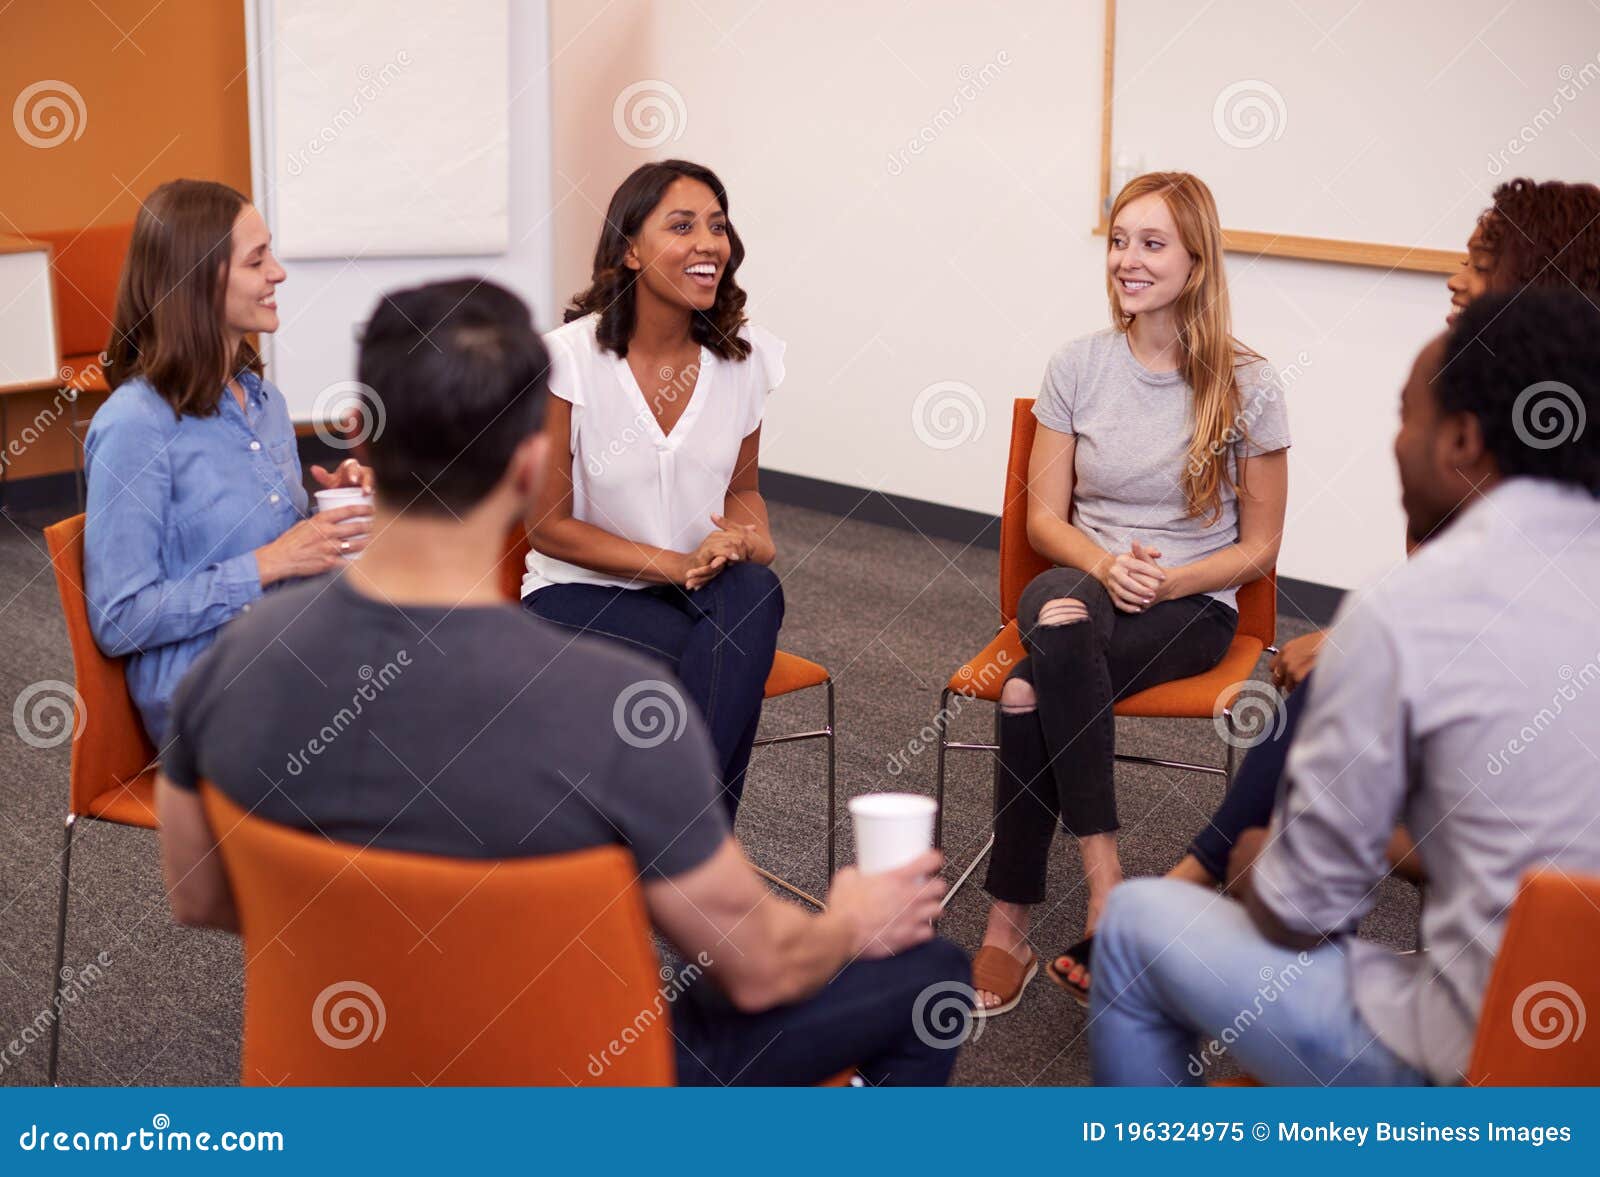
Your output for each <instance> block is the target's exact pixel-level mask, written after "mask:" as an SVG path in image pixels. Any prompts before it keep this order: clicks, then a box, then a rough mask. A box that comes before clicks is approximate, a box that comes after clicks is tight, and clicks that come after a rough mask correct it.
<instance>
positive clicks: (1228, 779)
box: [1222, 707, 1239, 788]
mask: <svg viewBox="0 0 1600 1177" xmlns="http://www.w3.org/2000/svg"><path fill="white" fill-rule="evenodd" d="M1222 719H1223V722H1224V723H1226V724H1227V726H1228V736H1229V738H1228V739H1226V740H1224V741H1223V743H1225V744H1227V745H1228V763H1227V766H1226V767H1225V768H1224V769H1223V772H1222V776H1223V781H1224V787H1225V788H1232V787H1233V767H1234V756H1235V755H1236V753H1237V751H1238V747H1237V745H1236V744H1235V740H1236V739H1237V738H1238V735H1239V726H1238V724H1237V723H1236V722H1235V720H1234V718H1233V708H1231V707H1224V708H1223V709H1222Z"/></svg>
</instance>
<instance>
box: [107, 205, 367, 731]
mask: <svg viewBox="0 0 1600 1177" xmlns="http://www.w3.org/2000/svg"><path fill="white" fill-rule="evenodd" d="M285 276H286V275H285V274H284V270H283V267H282V266H280V265H279V264H278V260H277V258H275V257H274V256H273V254H272V242H271V235H270V234H269V233H268V231H267V226H266V224H265V222H264V221H263V220H262V219H261V214H260V213H259V212H257V211H256V210H255V208H254V207H253V206H252V205H251V204H250V202H249V201H248V200H246V199H245V198H244V196H243V195H241V194H240V193H238V192H236V191H235V190H234V189H232V188H229V187H228V186H227V185H225V184H217V183H212V182H211V181H206V180H173V181H171V182H169V183H166V184H163V185H161V187H159V188H157V189H156V190H155V191H154V192H152V193H151V194H150V196H149V197H148V198H147V199H146V200H145V201H144V203H143V205H142V206H141V207H140V211H139V218H138V220H137V221H136V222H135V223H134V227H133V238H132V241H131V242H130V244H129V247H128V259H127V262H126V264H125V265H124V267H123V271H122V278H121V282H120V284H119V288H118V293H117V309H116V315H115V318H114V321H113V324H112V331H111V346H110V349H109V352H108V356H109V361H108V364H107V376H108V379H109V381H110V383H111V386H112V388H113V390H114V391H113V392H112V394H111V397H110V399H108V400H107V401H106V403H105V405H104V407H102V408H101V410H100V411H99V412H98V413H96V414H95V418H94V422H93V424H92V425H91V426H90V428H89V436H88V438H87V440H86V441H85V443H84V453H85V458H84V467H85V472H86V473H87V475H88V483H89V501H88V519H87V522H86V530H85V535H84V543H85V551H84V579H85V581H86V584H85V585H84V588H85V591H86V593H87V596H88V599H89V622H90V626H91V628H92V629H93V631H94V636H95V641H96V642H97V643H98V644H99V646H100V648H101V649H102V650H104V651H105V652H106V653H107V654H108V655H111V656H112V657H122V656H126V658H127V677H128V689H129V692H130V693H131V694H132V696H133V700H134V702H135V703H136V704H137V705H138V707H139V713H140V716H141V718H142V719H143V720H144V725H145V729H146V731H147V732H148V733H149V735H150V738H151V741H152V742H153V743H155V745H156V746H157V747H160V746H161V745H162V743H163V741H164V739H165V736H166V729H167V719H168V714H167V712H168V705H169V703H170V701H171V698H172V692H173V690H174V689H175V688H176V687H177V684H178V680H179V679H181V678H182V677H183V674H184V672H185V671H186V670H187V669H188V668H189V666H190V664H191V663H192V662H193V661H194V660H195V658H197V657H198V656H199V655H200V653H201V651H203V650H204V649H205V648H206V647H207V646H209V645H210V644H211V642H212V640H213V639H214V638H215V637H216V634H217V631H218V630H219V629H220V627H221V626H222V625H223V624H225V623H226V622H227V621H229V620H230V619H232V618H233V617H234V616H236V615H237V614H239V613H240V612H243V611H245V610H248V609H249V608H250V603H251V602H252V601H253V600H255V599H256V598H257V597H259V596H260V595H261V594H262V592H263V591H264V590H265V589H266V588H268V587H269V586H271V585H274V584H277V583H279V582H281V581H284V580H287V579H289V578H291V577H297V576H313V575H316V574H318V573H321V572H325V571H327V570H328V569H330V568H332V567H335V566H336V565H337V564H338V562H339V559H340V557H341V556H342V555H344V554H346V553H350V552H355V551H359V550H360V548H361V547H362V546H363V544H364V542H365V541H364V538H363V532H364V531H365V529H366V523H365V520H364V519H361V518H354V517H357V516H362V515H364V514H365V513H366V511H367V508H365V507H360V506H355V507H341V508H337V509H335V510H333V511H329V512H325V513H323V514H319V515H317V516H315V517H313V518H309V519H308V518H306V509H307V497H306V492H305V488H304V486H303V485H302V482H301V477H300V459H299V457H298V455H297V454H296V452H295V444H294V428H293V426H292V425H291V424H290V421H289V413H288V410H287V408H286V407H285V405H284V401H283V395H282V394H281V393H280V392H279V391H278V390H277V389H276V388H274V387H273V386H272V385H271V384H270V383H269V382H267V381H266V380H264V379H263V378H262V376H261V360H260V357H259V356H258V354H257V352H256V349H255V346H254V345H253V344H252V343H251V341H250V338H249V337H250V335H252V334H254V333H258V332H271V331H275V330H277V327H278V309H277V295H276V291H277V287H278V284H279V283H280V282H282V281H283V280H284V278H285ZM312 473H313V475H315V476H316V477H317V479H318V481H319V482H321V483H322V484H323V485H324V486H334V485H339V484H355V483H359V482H362V481H363V480H365V478H366V477H367V476H366V474H365V472H364V471H362V470H361V469H359V468H358V467H357V466H356V463H355V462H354V461H349V462H346V463H345V465H344V466H343V467H341V469H340V470H339V472H338V473H337V474H329V473H327V472H326V471H323V470H322V469H321V468H320V467H318V468H315V469H313V471H312Z"/></svg>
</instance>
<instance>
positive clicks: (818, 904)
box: [750, 863, 828, 911]
mask: <svg viewBox="0 0 1600 1177" xmlns="http://www.w3.org/2000/svg"><path fill="white" fill-rule="evenodd" d="M750 865H751V866H755V864H754V863H751V864H750ZM756 874H758V875H760V876H761V877H762V878H763V879H766V880H767V882H769V883H771V884H772V885H773V886H774V887H778V888H780V889H781V890H784V891H787V892H789V894H791V895H793V896H794V897H795V898H796V899H801V900H804V901H805V902H807V903H809V904H811V906H812V907H814V908H816V909H817V910H818V911H827V910H828V905H827V904H826V903H824V902H822V900H820V899H818V898H817V897H816V896H815V895H813V894H811V893H810V892H809V891H802V890H800V888H799V887H796V886H795V885H794V884H793V883H791V882H790V881H789V880H788V879H785V878H783V877H781V876H779V875H775V874H773V873H772V872H771V871H769V870H767V869H766V868H765V867H760V866H757V867H756Z"/></svg>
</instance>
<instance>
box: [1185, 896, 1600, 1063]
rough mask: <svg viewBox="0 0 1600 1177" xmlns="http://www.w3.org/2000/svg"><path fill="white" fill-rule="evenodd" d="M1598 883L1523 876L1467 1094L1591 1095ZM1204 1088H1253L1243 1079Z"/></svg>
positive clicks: (1599, 985) (1599, 1004) (1596, 1043)
mask: <svg viewBox="0 0 1600 1177" xmlns="http://www.w3.org/2000/svg"><path fill="white" fill-rule="evenodd" d="M1590 1010H1600V877H1594V876H1584V875H1570V874H1567V873H1566V872H1564V871H1561V870H1558V869H1556V868H1555V867H1543V868H1538V869H1535V870H1531V871H1529V872H1528V873H1527V874H1525V875H1523V876H1522V882H1521V885H1520V886H1519V887H1518V888H1517V897H1516V900H1515V902H1513V904H1512V906H1511V915H1510V917H1509V918H1508V919H1507V920H1506V930H1505V934H1504V935H1503V936H1501V938H1500V948H1499V950H1498V951H1497V952H1496V953H1495V961H1494V971H1493V972H1491V973H1490V974H1489V987H1488V989H1486V990H1485V991H1484V995H1483V1007H1482V1008H1481V1009H1480V1010H1479V1011H1478V1033H1477V1037H1476V1038H1475V1039H1474V1040H1473V1043H1472V1060H1471V1062H1469V1063H1468V1064H1467V1075H1466V1080H1467V1084H1468V1086H1471V1087H1593V1086H1596V1085H1597V1084H1600V1036H1597V1035H1594V1034H1585V1030H1586V1029H1587V1024H1588V1020H1589V1011H1590ZM1209 1086H1211V1087H1260V1086H1262V1084H1261V1083H1260V1081H1259V1080H1256V1079H1254V1078H1252V1077H1250V1076H1249V1075H1242V1076H1239V1077H1237V1078H1233V1079H1220V1080H1217V1081H1215V1082H1213V1083H1211V1084H1209Z"/></svg>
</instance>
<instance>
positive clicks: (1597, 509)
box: [1091, 290, 1600, 1084]
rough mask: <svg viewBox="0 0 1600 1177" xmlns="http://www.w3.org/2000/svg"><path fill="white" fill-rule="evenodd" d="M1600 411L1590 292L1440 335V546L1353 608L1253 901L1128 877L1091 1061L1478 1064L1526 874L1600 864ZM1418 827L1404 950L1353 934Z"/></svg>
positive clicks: (1303, 735)
mask: <svg viewBox="0 0 1600 1177" xmlns="http://www.w3.org/2000/svg"><path fill="white" fill-rule="evenodd" d="M1536 382H1542V383H1536ZM1530 389H1532V392H1533V397H1532V398H1530V396H1529V395H1528V393H1529V390H1530ZM1541 392H1543V394H1544V396H1543V399H1544V403H1543V404H1542V405H1541V404H1540V401H1539V399H1538V395H1539V393H1541ZM1558 401H1559V402H1560V403H1559V405H1558V404H1557V402H1558ZM1561 407H1564V408H1565V417H1564V418H1563V416H1562V415H1561V413H1560V412H1559V411H1556V412H1554V413H1552V410H1553V409H1556V410H1559V408H1561ZM1588 417H1592V418H1600V312H1597V311H1596V310H1595V308H1594V307H1593V306H1592V305H1591V304H1589V303H1588V302H1587V301H1586V300H1585V299H1583V298H1581V297H1580V296H1578V295H1575V294H1568V293H1564V292H1555V291H1539V290H1528V291H1523V292H1522V293H1521V294H1519V295H1517V296H1516V297H1515V298H1513V299H1510V300H1508V299H1505V298H1482V299H1479V300H1478V301H1476V302H1474V303H1473V304H1472V306H1471V307H1470V308H1468V310H1467V311H1466V312H1465V313H1464V314H1463V315H1462V317H1461V319H1460V320H1459V322H1458V323H1457V325H1456V327H1455V329H1454V331H1453V332H1452V333H1451V334H1450V336H1449V337H1448V338H1445V339H1438V340H1435V341H1433V342H1432V343H1430V344H1429V345H1428V346H1427V347H1426V348H1425V349H1424V350H1423V352H1422V354H1421V355H1420V356H1419V357H1418V359H1417V362H1416V365H1415V367H1414V368H1413V371H1412V373H1411V378H1410V380H1409V382H1408V383H1407V385H1406V387H1405V390H1404V393H1403V395H1402V398H1401V426H1400V432H1399V436H1398V437H1397V438H1396V442H1395V454H1396V459H1397V462H1398V465H1399V469H1400V481H1401V485H1402V488H1403V502H1404V506H1405V509H1406V514H1407V520H1408V523H1409V525H1410V533H1411V534H1412V535H1414V536H1419V537H1423V538H1424V546H1423V547H1422V548H1421V550H1420V551H1419V552H1418V553H1417V554H1416V555H1415V556H1413V557H1412V559H1410V560H1409V561H1407V562H1406V564H1405V565H1403V566H1402V567H1400V568H1398V569H1396V570H1395V571H1394V572H1393V573H1392V574H1390V575H1389V576H1388V577H1387V578H1386V579H1385V580H1384V581H1383V582H1382V583H1380V584H1378V585H1376V586H1374V587H1372V588H1371V589H1369V590H1367V591H1366V592H1365V593H1362V594H1360V595H1359V596H1357V597H1356V598H1355V599H1354V600H1352V601H1351V602H1350V603H1349V604H1347V605H1346V607H1345V608H1343V609H1342V610H1341V612H1340V616H1339V618H1338V620H1337V622H1336V624H1335V627H1334V629H1333V632H1332V635H1331V639H1330V641H1329V647H1330V648H1329V650H1328V651H1327V652H1326V653H1324V654H1323V655H1322V659H1321V662H1320V664H1319V666H1318V668H1317V685H1316V690H1315V692H1314V693H1313V695H1312V697H1311V699H1310V702H1309V704H1308V706H1307V711H1306V714H1305V716H1304V718H1303V719H1302V721H1301V726H1300V729H1299V732H1298V734H1297V736H1296V739H1295V743H1294V746H1293V749H1292V751H1291V752H1290V755H1289V760H1288V765H1287V768H1286V774H1285V781H1284V784H1283V786H1282V790H1281V792H1280V795H1279V801H1278V805H1277V810H1276V813H1275V814H1274V817H1273V822H1272V827H1271V829H1270V831H1263V830H1258V831H1250V832H1248V833H1247V834H1246V835H1245V836H1244V837H1241V838H1240V839H1239V841H1238V843H1237V844H1236V846H1235V849H1234V855H1233V861H1232V863H1231V864H1230V869H1229V876H1230V889H1231V891H1232V892H1233V894H1234V895H1235V896H1236V897H1237V898H1239V899H1240V900H1241V902H1234V901H1232V900H1231V899H1228V898H1224V897H1221V896H1218V895H1216V894H1214V893H1212V892H1211V891H1209V890H1208V889H1202V888H1199V887H1196V886H1193V885H1191V884H1188V883H1183V882H1176V881H1168V880H1141V881H1138V882H1134V883H1130V884H1126V885H1125V886H1123V887H1120V888H1118V889H1117V890H1116V891H1114V892H1113V893H1112V896H1111V899H1110V902H1109V903H1108V905H1107V909H1106V913H1105V916H1104V919H1103V920H1102V922H1101V925H1100V930H1099V936H1098V940H1097V948H1096V952H1095V966H1096V972H1095V983H1094V988H1093V1012H1094V1022H1093V1029H1092V1032H1091V1043H1092V1052H1093V1057H1094V1068H1095V1076H1096V1079H1097V1081H1099V1082H1103V1083H1113V1084H1124V1083H1154V1084H1159V1083H1183V1082H1198V1081H1201V1080H1202V1079H1203V1078H1204V1077H1205V1075H1206V1072H1207V1069H1208V1067H1209V1066H1210V1064H1211V1062H1212V1061H1214V1059H1215V1057H1216V1055H1217V1054H1218V1053H1219V1052H1220V1051H1221V1050H1222V1049H1224V1048H1226V1049H1227V1051H1228V1052H1229V1053H1231V1054H1232V1055H1233V1056H1234V1057H1235V1058H1236V1059H1237V1061H1238V1062H1239V1064H1240V1065H1241V1066H1242V1067H1243V1068H1244V1069H1245V1070H1246V1071H1247V1072H1248V1073H1250V1074H1251V1075H1253V1076H1255V1077H1256V1078H1258V1079H1261V1080H1264V1081H1266V1082H1269V1083H1284V1084H1288V1083H1310V1082H1320V1083H1324V1084H1328V1083H1345V1084H1389V1083H1422V1082H1432V1083H1454V1082H1460V1081H1461V1080H1462V1078H1463V1077H1464V1075H1465V1070H1466V1067H1467V1064H1468V1060H1469V1057H1470V1054H1471V1048H1472V1041H1473V1036H1474V1034H1475V1032H1476V1023H1477V1017H1478V1012H1479V1009H1480V1007H1481V1004H1482V1001H1483V994H1484V990H1485V988H1486V986H1487V983H1488V978H1489V973H1490V970H1491V968H1492V967H1493V962H1494V954H1495V951H1496V949H1497V948H1498V946H1499V943H1500V938H1501V935H1502V932H1503V929H1504V924H1505V918H1506V914H1507V912H1508V910H1509V908H1510V907H1511V905H1512V904H1513V903H1514V901H1515V899H1516V896H1517V890H1518V883H1519V880H1520V879H1521V877H1522V875H1523V874H1524V872H1526V871H1527V870H1529V869H1531V868H1534V867H1539V866H1543V865H1546V864H1553V865H1556V866H1558V867H1562V868H1565V869H1570V870H1575V871H1579V872H1585V873H1600V822H1597V821H1596V820H1595V815H1596V814H1597V813H1600V772H1597V771H1596V768H1595V763H1594V753H1593V752H1592V751H1591V750H1590V745H1588V744H1586V740H1588V739H1590V738H1591V737H1592V733H1593V732H1595V731H1597V730H1600V689H1592V687H1600V614H1597V612H1596V610H1595V606H1594V603H1593V601H1592V599H1591V598H1590V596H1589V594H1588V592H1587V590H1586V589H1585V587H1584V586H1592V585H1594V584H1596V583H1600V502H1597V498H1596V496H1597V495H1600V431H1597V430H1594V429H1593V428H1590V429H1588V430H1587V431H1585V430H1584V429H1583V428H1582V425H1581V422H1582V421H1583V420H1584V419H1585V418H1588ZM1574 418H1575V419H1576V421H1577V422H1579V423H1580V424H1579V425H1578V426H1577V428H1576V429H1574V428H1572V424H1571V423H1572V422H1573V420H1574ZM1552 420H1554V421H1557V422H1560V421H1562V420H1565V421H1566V422H1567V423H1568V424H1567V428H1566V430H1565V432H1563V433H1562V434H1561V435H1560V436H1558V437H1554V438H1551V437H1549V436H1546V434H1547V433H1548V432H1549V429H1548V425H1549V422H1550V421H1552ZM1541 421H1542V422H1543V424H1542V425H1541ZM1591 684H1592V685H1591ZM1530 732H1531V733H1533V734H1532V735H1529V733H1530ZM1397 822H1401V823H1404V825H1405V826H1406V827H1407V829H1408V830H1409V831H1410V832H1411V835H1412V837H1413V838H1414V839H1415V843H1416V851H1415V853H1416V856H1417V858H1418V859H1419V860H1420V864H1421V867H1422V870H1423V873H1424V874H1425V875H1426V878H1427V884H1426V889H1425V892H1424V900H1423V910H1422V917H1421V921H1420V928H1419V941H1420V944H1421V949H1422V950H1421V951H1420V952H1418V953H1416V954H1412V955H1406V956H1400V955H1396V954H1394V953H1392V952H1390V951H1388V950H1386V949H1383V948H1381V947H1379V946H1378V945H1375V944H1371V943H1367V942H1363V941H1361V940H1358V939H1356V938H1355V936H1354V935H1353V930H1354V928H1355V925H1356V922H1357V921H1358V920H1359V919H1360V918H1361V917H1362V916H1363V915H1364V914H1365V913H1366V912H1367V911H1369V910H1370V909H1371V907H1372V905H1373V902H1374V900H1375V896H1376V892H1377V888H1378V885H1379V883H1381V882H1382V880H1383V878H1384V875H1385V873H1386V871H1387V869H1388V864H1387V859H1386V854H1385V851H1386V847H1387V845H1388V843H1389V839H1390V835H1391V834H1392V833H1393V831H1394V828H1395V825H1396V824H1397ZM1197 1036H1198V1039H1199V1040H1200V1041H1201V1042H1203V1043H1204V1045H1200V1044H1199V1042H1197Z"/></svg>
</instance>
